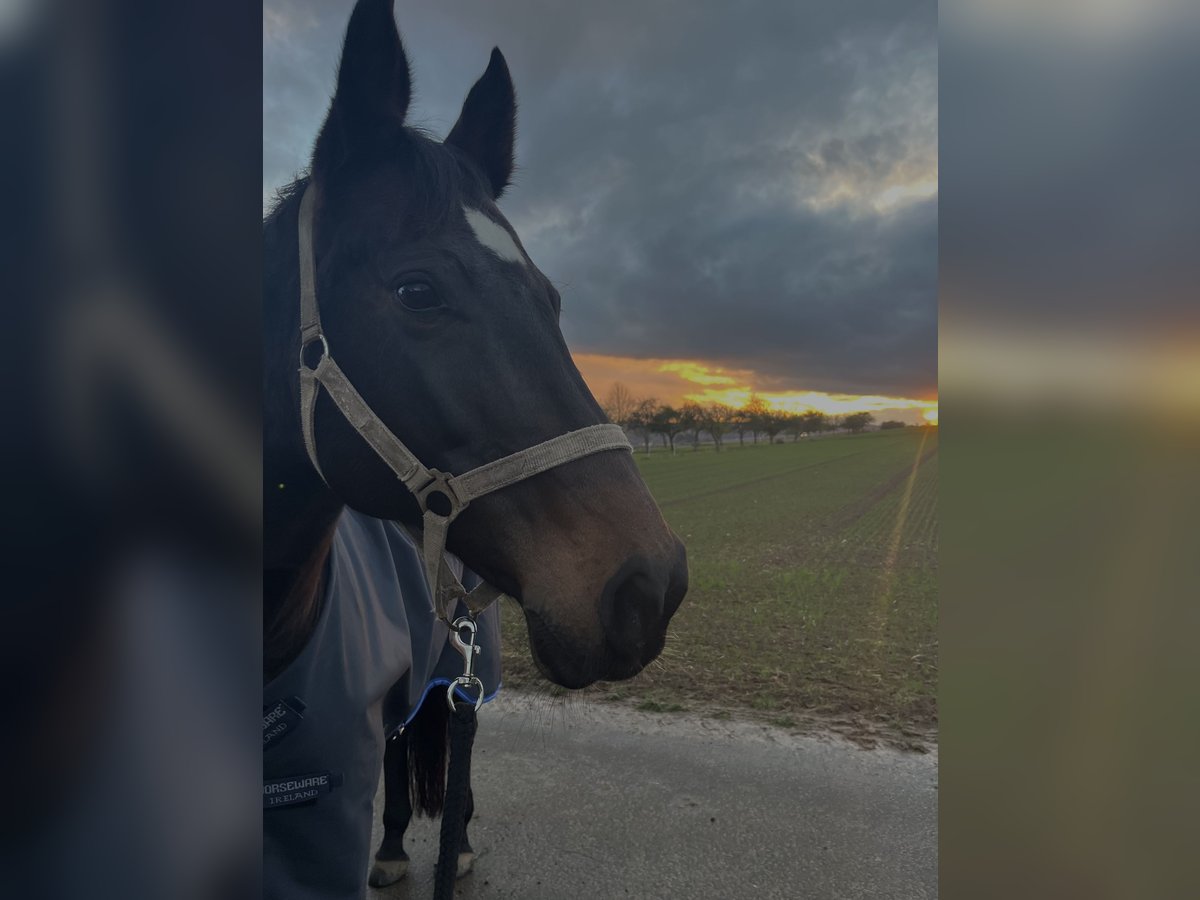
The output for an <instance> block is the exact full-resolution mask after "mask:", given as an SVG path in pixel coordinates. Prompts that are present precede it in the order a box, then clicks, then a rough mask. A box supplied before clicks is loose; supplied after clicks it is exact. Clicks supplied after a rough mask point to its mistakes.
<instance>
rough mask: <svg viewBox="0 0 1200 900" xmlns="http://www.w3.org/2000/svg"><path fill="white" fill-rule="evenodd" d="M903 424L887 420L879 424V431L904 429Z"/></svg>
mask: <svg viewBox="0 0 1200 900" xmlns="http://www.w3.org/2000/svg"><path fill="white" fill-rule="evenodd" d="M904 427H905V426H904V423H903V422H897V421H896V420H895V419H888V420H887V421H886V422H880V423H879V430H880V431H891V430H892V429H893V428H904Z"/></svg>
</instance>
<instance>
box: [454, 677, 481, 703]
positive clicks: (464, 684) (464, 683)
mask: <svg viewBox="0 0 1200 900" xmlns="http://www.w3.org/2000/svg"><path fill="white" fill-rule="evenodd" d="M471 685H474V686H475V689H476V690H478V691H479V696H478V697H476V698H475V701H474V702H475V712H479V708H480V707H481V706H483V682H482V681H481V680H480V678H479V676H478V675H459V676H458V677H457V678H455V679H454V680H453V681H452V682H450V686H449V687H447V688H446V704H447V705H448V706H449V707H450V711H451V712H454V693H455V691H457V690H460V689H462V691H463V693H467V688H470V687H471ZM467 697H468V699H469V698H470V694H469V693H467Z"/></svg>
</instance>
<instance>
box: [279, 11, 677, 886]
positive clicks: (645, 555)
mask: <svg viewBox="0 0 1200 900" xmlns="http://www.w3.org/2000/svg"><path fill="white" fill-rule="evenodd" d="M409 101H410V78H409V66H408V61H407V58H406V56H405V53H404V49H403V47H402V45H401V42H400V37H399V34H398V32H397V30H396V26H395V22H394V19H393V15H392V2H391V0H359V2H358V4H357V5H356V6H355V9H354V12H353V14H352V15H351V19H350V23H349V26H348V29H347V33H346V38H345V44H344V47H343V50H342V58H341V63H340V65H339V68H338V76H337V88H336V92H335V95H334V98H333V101H332V104H331V105H330V108H329V112H328V115H327V117H326V120H325V122H324V125H323V126H322V128H321V131H320V134H319V136H318V138H317V141H316V145H315V148H314V152H313V157H312V162H311V167H310V174H309V176H308V177H306V178H303V179H301V180H299V181H298V182H297V183H296V184H294V185H293V186H291V188H289V189H287V190H285V191H284V192H282V194H281V199H280V201H279V203H278V204H277V206H276V208H275V209H274V210H273V211H272V212H271V214H270V215H269V216H268V217H267V218H266V220H265V221H264V226H263V240H264V331H265V347H264V440H265V449H264V473H263V474H264V513H265V535H264V539H265V561H264V575H263V592H264V668H265V678H266V679H267V681H268V682H270V681H271V680H272V679H274V678H276V677H277V676H280V675H282V674H286V673H287V672H288V671H289V666H292V665H293V664H294V663H295V661H296V660H297V659H298V658H299V657H301V656H302V654H304V652H305V650H306V647H307V646H308V645H309V643H310V641H309V639H310V636H312V635H313V633H314V630H315V629H316V628H317V627H318V622H319V621H320V620H321V616H322V613H323V610H324V608H325V607H326V606H327V605H328V603H329V602H330V600H329V599H328V596H327V592H326V588H327V587H328V582H329V578H330V575H329V564H330V559H331V547H332V546H333V545H334V536H335V532H336V530H337V527H338V522H339V518H340V517H341V516H342V512H343V509H344V508H346V507H350V508H351V509H353V510H356V511H358V512H360V513H362V514H365V515H366V516H370V517H374V518H375V519H380V520H385V521H388V522H399V523H404V524H406V525H409V526H414V527H415V526H419V524H420V522H421V506H420V505H419V504H418V502H417V500H416V499H415V498H414V496H413V494H411V493H410V492H409V490H408V489H407V488H405V486H404V485H403V484H402V483H401V482H400V481H398V480H397V478H396V477H395V475H394V474H393V471H392V470H391V469H390V468H388V466H387V465H385V464H384V462H383V461H382V460H381V458H380V457H379V456H377V455H376V452H375V451H374V450H373V449H372V447H371V446H370V445H369V444H368V443H367V441H365V440H364V439H363V436H362V434H360V432H359V431H358V430H357V429H356V428H355V426H353V425H352V424H351V423H350V422H349V421H347V419H346V418H345V417H343V416H342V415H339V412H338V409H337V408H335V406H334V405H333V403H332V402H331V401H330V400H329V398H328V397H327V396H325V395H321V396H320V397H319V398H318V399H317V401H316V407H315V413H314V416H313V423H314V424H313V437H314V439H315V443H316V444H317V445H318V446H319V448H320V466H321V472H318V471H317V470H316V468H315V467H314V465H313V463H312V462H311V461H310V457H309V453H308V452H307V451H306V446H305V442H304V439H303V437H302V424H301V413H300V396H299V394H300V386H299V383H298V377H297V369H298V365H299V362H300V360H299V356H300V352H301V351H300V348H301V337H300V313H299V295H300V285H299V280H300V279H299V269H300V261H299V250H298V247H297V233H298V229H299V227H300V205H301V198H302V196H303V194H304V192H305V190H306V189H308V188H309V187H310V186H312V187H314V188H316V189H318V190H317V191H316V193H315V196H317V197H318V198H319V199H318V201H317V204H316V207H315V215H314V220H313V226H312V251H313V256H314V258H315V272H316V275H315V280H316V289H317V293H319V295H320V298H321V301H320V302H321V315H322V320H323V328H324V337H325V338H327V340H328V346H329V347H332V348H333V351H332V352H333V353H335V354H336V356H337V360H338V363H339V364H340V366H341V368H342V369H343V370H344V371H345V373H346V374H347V376H348V377H349V379H350V380H351V381H352V382H353V384H354V386H355V387H356V388H357V390H358V392H359V393H360V394H361V396H362V397H363V398H364V399H365V400H366V402H367V403H368V404H369V405H370V408H371V409H372V410H373V411H374V413H375V414H376V416H377V417H378V418H379V419H380V420H381V421H382V423H383V424H384V425H385V426H386V428H387V429H389V430H390V431H391V433H392V434H393V435H395V436H396V437H397V438H399V439H400V440H401V441H403V443H404V444H405V445H406V446H407V447H408V448H410V449H411V451H412V452H413V453H414V454H415V455H416V456H417V458H419V459H420V460H421V461H422V462H423V463H424V464H425V465H426V466H429V467H433V468H436V469H438V470H441V471H443V472H450V473H462V472H466V471H468V470H471V469H474V468H476V467H478V466H480V465H482V464H484V463H487V462H490V461H492V460H497V459H499V458H502V457H505V456H507V455H509V454H513V453H516V452H518V451H521V450H523V449H525V448H529V447H532V446H533V445H536V444H539V443H540V442H543V441H547V440H550V439H552V438H555V437H558V436H561V435H564V434H567V433H568V432H574V431H577V430H579V429H584V428H587V427H589V426H594V425H597V424H598V423H603V422H605V421H606V420H605V417H604V414H603V412H602V411H601V409H600V407H599V405H598V404H597V403H596V401H595V399H594V398H593V397H592V395H591V393H590V392H589V390H588V388H587V387H586V385H585V384H584V382H583V379H582V377H581V376H580V374H579V372H578V370H577V369H576V368H575V365H574V363H573V362H572V359H571V356H570V353H569V352H568V350H567V347H566V344H565V342H564V340H563V336H562V333H561V331H560V329H559V321H558V320H559V312H560V303H561V301H560V297H559V294H558V291H557V290H555V288H554V286H553V285H552V284H551V283H550V281H549V280H548V279H547V278H546V276H545V275H543V274H542V273H541V272H540V271H539V270H538V269H537V267H536V266H535V265H534V264H533V262H532V261H531V260H530V259H529V257H528V255H527V254H526V253H525V250H524V248H523V247H522V245H521V242H520V240H519V238H518V237H517V235H516V233H515V231H514V230H513V228H512V226H511V225H510V224H509V223H508V221H507V220H506V219H505V217H504V216H503V214H502V213H501V212H500V210H499V208H498V207H497V206H496V201H497V200H498V199H499V198H500V196H501V194H502V193H503V192H504V190H505V188H506V187H507V185H508V183H509V179H510V177H511V174H512V169H513V147H514V132H515V121H516V102H515V96H514V90H513V85H512V81H511V79H510V76H509V73H508V68H507V65H506V64H505V61H504V58H503V57H502V56H501V54H500V52H499V51H498V50H494V51H493V52H492V57H491V60H490V62H489V64H488V67H487V70H486V71H485V73H484V74H483V76H482V77H481V78H480V80H479V81H478V82H477V83H476V84H475V85H474V87H473V88H472V89H471V91H470V93H469V94H468V96H467V98H466V101H465V103H464V105H463V109H462V113H461V115H460V117H459V119H458V121H457V123H456V124H455V125H454V127H453V129H452V130H451V131H450V133H449V135H448V136H447V137H446V139H445V141H443V142H438V141H436V140H433V139H432V138H430V137H429V136H427V135H425V134H423V133H421V132H419V131H417V130H415V129H413V128H411V127H408V126H406V124H405V119H406V116H407V113H408V108H409ZM322 476H323V477H322ZM447 547H448V548H449V549H450V550H451V551H452V552H453V553H455V554H456V555H457V556H458V557H460V558H461V559H462V560H463V561H464V562H465V563H466V565H467V566H469V568H470V569H471V570H473V571H474V572H476V573H478V574H479V575H480V576H481V577H482V578H483V579H485V580H486V581H487V582H488V583H490V584H491V585H494V586H495V587H496V588H498V589H499V590H502V591H503V592H505V593H507V594H509V595H510V596H512V597H513V598H515V599H516V600H517V602H518V603H519V604H520V606H521V608H522V610H523V612H524V615H525V618H526V622H527V624H528V626H529V635H530V651H531V653H532V656H533V659H534V661H535V663H536V664H537V666H538V668H539V670H540V671H541V672H542V673H543V674H544V675H545V676H546V677H547V678H548V679H550V680H551V681H553V682H555V683H557V684H559V685H562V686H564V687H569V688H580V687H584V686H586V685H588V684H591V683H593V682H595V681H597V680H600V679H609V680H611V679H623V678H629V677H632V676H633V675H635V674H636V673H637V672H639V671H640V670H641V669H642V668H643V667H644V666H645V665H646V664H647V663H649V662H650V661H651V660H652V659H654V658H655V657H656V656H657V655H658V654H659V652H660V651H661V650H662V647H663V644H664V641H665V634H666V627H667V623H668V621H669V620H670V618H671V616H672V615H673V614H674V612H675V610H676V609H677V608H678V606H679V604H680V602H681V601H682V599H683V596H684V594H685V593H686V590H687V564H686V557H685V553H684V549H683V546H682V544H681V543H680V542H679V540H678V538H677V537H676V536H675V535H674V534H673V533H672V532H671V530H670V528H669V527H668V526H667V525H666V523H665V522H664V521H663V518H662V515H661V513H660V512H659V510H658V507H657V506H656V504H655V503H654V500H653V499H652V498H651V496H650V493H649V491H648V490H647V488H646V486H645V484H644V483H643V481H642V479H641V477H640V475H639V474H638V471H637V468H636V466H635V465H634V462H633V459H632V456H631V454H629V453H627V452H605V453H596V454H594V455H590V456H586V457H584V458H581V459H575V460H574V461H571V462H568V463H565V464H562V465H559V466H557V467H555V468H550V469H548V470H546V471H542V472H541V473H540V474H537V475H534V476H533V477H530V478H527V479H526V480H522V481H519V482H517V483H515V484H512V485H511V486H509V487H505V488H503V489H501V490H498V491H496V492H495V493H491V494H488V495H487V496H484V497H480V498H479V499H477V500H475V501H473V502H471V503H470V505H469V507H468V508H466V509H465V510H464V511H463V512H462V514H461V515H460V516H459V517H458V518H457V519H455V520H454V523H453V525H452V526H451V527H450V530H449V536H448V542H447ZM329 596H332V595H329ZM396 674H397V675H398V676H399V675H401V674H403V673H399V672H398V673H396ZM413 674H414V676H415V675H416V674H419V673H413ZM381 693H382V692H381ZM381 701H382V697H371V698H366V699H364V700H363V703H364V706H365V705H367V704H368V703H379V702H381ZM436 727H440V726H435V727H434V729H433V730H434V731H436ZM427 737H428V735H427ZM414 740H415V732H414ZM438 740H439V741H441V740H442V738H441V736H440V735H439V736H438ZM377 750H378V752H377V753H376V755H375V757H374V759H375V762H376V768H375V776H376V778H377V777H378V763H379V762H380V760H381V758H382V755H383V748H382V746H380V747H378V748H377ZM281 814H282V813H281ZM296 852H297V854H299V853H302V852H306V851H303V850H300V849H297V851H296ZM356 852H357V849H356ZM363 868H364V870H365V865H364V866H363ZM363 875H364V877H365V871H364V873H363Z"/></svg>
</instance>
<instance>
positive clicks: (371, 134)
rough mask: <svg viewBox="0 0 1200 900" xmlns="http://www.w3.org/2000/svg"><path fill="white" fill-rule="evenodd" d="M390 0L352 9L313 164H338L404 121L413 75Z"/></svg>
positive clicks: (363, 2) (366, 1)
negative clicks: (333, 87)
mask: <svg viewBox="0 0 1200 900" xmlns="http://www.w3.org/2000/svg"><path fill="white" fill-rule="evenodd" d="M392 3H393V0H358V3H356V4H355V6H354V12H353V13H351V14H350V24H349V25H347V26H346V40H345V42H344V43H343V44H342V59H341V62H340V63H338V74H337V91H336V93H335V94H334V96H333V102H332V103H331V104H330V106H329V114H328V115H327V116H326V117H325V124H324V125H322V126H321V133H320V135H319V136H318V137H317V143H316V148H315V150H314V151H313V167H314V168H315V169H324V170H329V169H331V168H336V167H338V166H340V165H341V164H342V163H344V162H345V161H346V159H347V158H348V157H349V156H351V155H353V154H355V153H357V152H361V151H362V150H369V149H370V148H371V147H372V146H376V145H378V144H379V143H380V138H381V137H384V136H386V135H389V134H391V133H394V132H395V131H396V130H398V129H399V128H400V127H401V126H403V124H404V117H405V116H406V115H407V114H408V104H409V100H410V99H411V96H412V79H411V76H410V74H409V70H408V57H407V56H405V54H404V45H403V44H401V43H400V32H399V31H397V29H396V20H395V17H394V16H393V15H392Z"/></svg>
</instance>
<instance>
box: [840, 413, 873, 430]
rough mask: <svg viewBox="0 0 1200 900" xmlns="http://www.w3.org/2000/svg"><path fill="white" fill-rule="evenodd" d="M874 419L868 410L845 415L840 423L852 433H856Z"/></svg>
mask: <svg viewBox="0 0 1200 900" xmlns="http://www.w3.org/2000/svg"><path fill="white" fill-rule="evenodd" d="M874 421H875V417H874V416H873V415H871V414H870V413H869V412H857V413H851V414H850V415H848V416H846V418H845V419H843V420H842V424H843V425H845V426H846V427H847V428H848V429H850V431H851V432H852V433H854V434H858V433H859V432H860V431H862V430H863V429H864V428H866V427H867V426H868V425H870V424H871V423H872V422H874Z"/></svg>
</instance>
